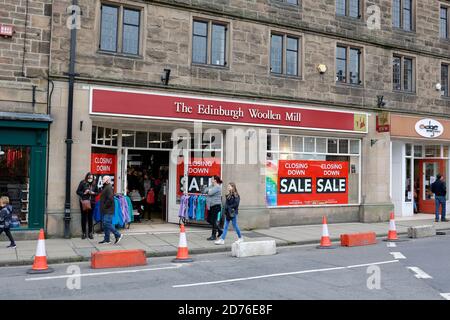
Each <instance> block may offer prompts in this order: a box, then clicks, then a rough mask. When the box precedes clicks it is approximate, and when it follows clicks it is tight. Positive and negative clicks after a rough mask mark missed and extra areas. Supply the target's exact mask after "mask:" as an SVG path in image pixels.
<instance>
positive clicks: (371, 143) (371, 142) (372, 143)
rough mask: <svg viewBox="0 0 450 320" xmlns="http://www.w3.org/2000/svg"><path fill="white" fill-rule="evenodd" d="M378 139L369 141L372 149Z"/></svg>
mask: <svg viewBox="0 0 450 320" xmlns="http://www.w3.org/2000/svg"><path fill="white" fill-rule="evenodd" d="M377 141H378V139H370V146H371V147H373V146H374V144H375V143H377Z"/></svg>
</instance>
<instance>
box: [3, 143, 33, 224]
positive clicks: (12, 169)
mask: <svg viewBox="0 0 450 320" xmlns="http://www.w3.org/2000/svg"><path fill="white" fill-rule="evenodd" d="M30 150H31V149H30V147H23V146H3V145H2V146H0V197H3V196H6V197H8V198H9V204H10V205H11V206H12V209H13V217H12V222H11V228H13V229H14V228H27V227H28V215H29V211H30V210H29V209H30V203H29V200H30V198H29V190H30V160H31V157H30Z"/></svg>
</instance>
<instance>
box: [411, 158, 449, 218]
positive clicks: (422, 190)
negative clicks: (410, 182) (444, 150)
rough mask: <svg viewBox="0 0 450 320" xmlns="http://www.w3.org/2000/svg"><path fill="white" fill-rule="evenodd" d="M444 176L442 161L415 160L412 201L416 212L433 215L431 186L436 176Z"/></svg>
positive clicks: (444, 168) (444, 169)
mask: <svg viewBox="0 0 450 320" xmlns="http://www.w3.org/2000/svg"><path fill="white" fill-rule="evenodd" d="M438 174H441V175H442V176H444V177H445V176H446V165H445V160H443V159H420V160H419V159H417V160H415V162H414V177H416V178H415V183H414V201H415V202H416V204H417V208H416V212H420V213H429V214H434V213H435V202H434V201H435V200H434V194H433V193H432V192H431V184H432V183H433V182H434V181H436V176H437V175H438Z"/></svg>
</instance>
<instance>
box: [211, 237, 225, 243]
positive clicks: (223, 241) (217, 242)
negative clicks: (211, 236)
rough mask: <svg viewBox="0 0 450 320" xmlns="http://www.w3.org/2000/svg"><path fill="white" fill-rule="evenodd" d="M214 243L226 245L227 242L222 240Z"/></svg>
mask: <svg viewBox="0 0 450 320" xmlns="http://www.w3.org/2000/svg"><path fill="white" fill-rule="evenodd" d="M214 243H215V244H225V241H224V240H223V239H222V238H220V239H219V240H216V241H215V242H214Z"/></svg>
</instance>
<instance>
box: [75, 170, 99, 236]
mask: <svg viewBox="0 0 450 320" xmlns="http://www.w3.org/2000/svg"><path fill="white" fill-rule="evenodd" d="M97 194H98V187H97V185H96V184H95V182H94V175H93V174H92V173H90V172H88V173H87V174H86V176H85V178H84V180H82V181H80V184H79V185H78V189H77V195H78V196H79V197H80V211H81V230H82V232H83V234H82V235H81V239H86V224H87V225H88V232H89V239H94V236H93V227H92V225H93V222H92V215H93V211H94V207H95V196H96V195H97ZM83 200H90V202H91V208H90V209H85V210H83V205H82V201H83Z"/></svg>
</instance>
